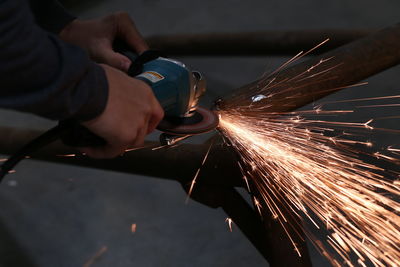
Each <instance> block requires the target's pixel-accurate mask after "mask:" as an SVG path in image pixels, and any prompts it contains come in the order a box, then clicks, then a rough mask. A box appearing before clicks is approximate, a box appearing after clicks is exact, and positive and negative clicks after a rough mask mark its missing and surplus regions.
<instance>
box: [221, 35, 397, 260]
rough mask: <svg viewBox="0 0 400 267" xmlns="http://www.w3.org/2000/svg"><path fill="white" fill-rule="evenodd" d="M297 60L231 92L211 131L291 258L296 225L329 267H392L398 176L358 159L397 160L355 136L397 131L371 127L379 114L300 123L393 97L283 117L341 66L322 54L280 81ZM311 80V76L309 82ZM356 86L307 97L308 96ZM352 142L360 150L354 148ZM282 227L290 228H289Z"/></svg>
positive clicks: (388, 150)
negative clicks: (223, 142)
mask: <svg viewBox="0 0 400 267" xmlns="http://www.w3.org/2000/svg"><path fill="white" fill-rule="evenodd" d="M325 42H326V41H324V42H322V43H321V44H319V45H317V47H319V46H320V45H322V44H323V43H325ZM313 49H314V48H313ZM305 54H307V53H305ZM302 55H304V54H303V53H299V54H297V55H296V56H295V57H294V58H292V59H290V60H289V61H288V62H286V63H284V64H283V65H282V66H281V67H280V68H278V69H277V70H276V71H274V72H272V73H271V74H269V75H264V76H263V77H262V79H260V80H259V81H258V82H257V83H254V84H252V85H250V86H249V88H247V89H248V90H247V91H244V90H242V91H241V93H239V94H234V95H233V96H232V97H231V98H229V101H225V102H224V104H223V105H221V106H219V107H218V108H219V110H218V113H219V118H220V124H219V130H220V132H221V133H222V134H223V136H224V137H225V138H226V139H227V140H228V142H227V143H228V144H229V145H230V146H231V147H232V148H233V149H234V150H236V152H237V154H238V155H239V157H240V161H239V166H240V169H241V171H242V174H243V179H244V181H245V182H246V186H247V187H248V189H252V190H253V191H256V194H255V195H256V196H257V198H256V197H255V196H253V203H254V205H255V207H256V209H257V210H258V212H259V213H260V214H263V213H262V210H261V209H263V208H265V209H268V210H269V212H270V213H271V214H272V217H273V218H274V219H275V220H277V221H278V222H279V223H280V224H281V226H282V227H283V229H284V230H285V232H286V234H287V235H288V237H289V239H290V240H291V242H292V245H293V247H294V249H295V250H296V252H297V253H298V255H299V256H300V251H299V250H298V248H297V244H296V243H295V241H294V240H296V239H295V238H294V236H291V235H292V234H293V235H300V233H298V232H296V231H295V228H301V229H303V231H304V234H305V235H306V236H307V237H308V239H309V240H310V241H311V242H312V243H313V244H314V246H315V247H316V248H317V249H318V250H319V251H320V253H321V254H322V255H324V256H325V257H326V258H327V259H328V260H329V261H330V262H331V264H332V265H335V266H342V265H343V264H346V265H348V266H355V265H361V266H369V265H371V264H372V265H374V266H382V267H383V266H399V265H400V249H399V247H400V243H399V237H400V203H399V199H400V186H399V184H400V182H399V177H400V175H399V173H397V172H395V171H385V170H384V169H383V168H381V167H379V166H377V165H374V164H370V163H368V162H365V161H363V160H362V157H361V155H362V156H368V157H370V158H375V159H379V160H382V161H388V162H390V163H393V164H399V162H400V159H399V158H396V157H395V155H400V154H399V151H400V150H399V149H397V148H394V147H392V146H389V147H387V148H386V149H385V151H376V152H371V153H370V152H367V151H368V150H366V149H372V148H373V143H372V142H371V141H365V140H361V139H363V137H362V133H363V132H366V133H370V132H371V131H385V132H390V133H398V132H399V131H398V130H394V129H381V128H376V127H374V126H373V124H374V122H375V121H376V120H381V119H386V118H375V119H368V120H366V121H364V122H344V121H342V122H341V121H327V120H324V119H308V118H307V116H309V115H312V116H339V115H341V114H348V113H352V112H354V110H325V108H324V109H323V106H325V105H328V104H331V103H341V102H343V103H346V102H356V101H370V100H376V101H380V100H387V99H392V100H395V99H398V98H400V96H399V95H393V96H383V97H371V98H359V99H352V100H344V101H334V102H325V103H322V104H320V105H318V106H316V107H315V108H314V109H313V110H306V111H304V110H303V111H294V112H292V111H291V112H285V110H291V109H292V110H293V108H295V107H296V106H295V105H293V104H291V103H292V102H290V99H295V98H297V97H300V96H302V95H301V94H302V93H303V94H305V91H304V90H303V91H302V88H306V87H307V86H308V85H315V84H318V83H319V82H325V81H331V80H334V79H336V78H337V77H330V76H329V72H330V71H331V70H333V69H335V68H338V67H340V65H341V64H340V63H338V62H336V63H335V62H334V61H332V63H330V61H331V60H332V58H324V59H322V60H320V61H319V62H317V63H315V64H314V65H312V66H310V67H309V68H307V69H306V70H305V71H303V72H302V73H300V74H297V75H295V76H293V77H278V75H279V73H280V72H281V70H283V69H284V68H285V67H286V66H288V65H289V64H291V63H293V62H295V61H296V60H298V59H299V58H300V57H302ZM316 76H318V79H310V78H312V77H316ZM363 84H365V83H358V84H354V85H352V86H343V87H336V88H332V89H326V90H325V91H322V90H321V91H318V92H317V93H313V92H309V91H306V93H307V94H309V95H308V96H310V95H314V94H318V93H323V92H328V91H329V92H334V91H337V90H338V89H341V88H348V87H354V86H360V85H363ZM299 92H300V93H299ZM259 96H263V97H259ZM264 96H265V97H264ZM254 100H256V101H254ZM389 105H390V106H397V105H398V104H397V103H391V104H385V103H384V104H378V105H374V104H369V103H368V105H362V106H359V107H363V108H364V107H365V108H366V107H369V108H378V107H385V106H389ZM275 107H276V108H275ZM282 107H285V108H282ZM275 110H278V111H279V112H276V111H275ZM280 110H283V111H280ZM388 118H399V116H392V117H388ZM355 145H357V146H360V145H361V146H363V147H364V148H365V149H364V150H360V149H358V148H356V147H355ZM385 152H386V153H390V155H386V154H385ZM391 178H393V179H391ZM249 183H250V186H249V185H248V184H249ZM287 216H290V218H293V219H294V220H289V219H290V218H288V217H287ZM227 222H228V220H227ZM289 222H291V223H294V224H297V225H290V223H289ZM309 226H311V227H315V228H316V229H318V230H324V231H326V232H327V234H326V238H325V240H319V239H317V238H316V236H314V235H313V234H312V231H311V230H310V229H309ZM289 228H293V229H294V231H288V230H289ZM300 237H301V236H300Z"/></svg>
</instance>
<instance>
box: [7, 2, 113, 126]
mask: <svg viewBox="0 0 400 267" xmlns="http://www.w3.org/2000/svg"><path fill="white" fill-rule="evenodd" d="M0 48H1V49H0V107H1V108H7V109H14V110H19V111H24V112H30V113H34V114H36V115H39V116H42V117H45V118H49V119H54V120H63V119H67V118H74V119H77V120H80V121H84V120H89V119H92V118H94V117H96V116H98V115H99V114H100V113H101V112H102V111H103V110H104V108H105V105H106V103H107V96H108V83H107V79H106V76H105V73H104V70H103V69H102V68H101V67H100V66H98V65H97V64H95V63H94V62H92V61H91V60H90V59H89V58H88V56H87V54H86V53H85V52H84V51H83V50H82V49H80V48H78V47H76V46H73V45H70V44H67V43H65V42H63V41H61V40H60V39H59V38H58V37H57V36H56V35H53V34H51V33H49V32H48V31H45V30H43V29H42V28H41V27H39V26H38V25H37V24H36V23H35V21H34V18H33V15H32V12H31V10H30V8H29V4H28V2H27V1H26V0H0Z"/></svg>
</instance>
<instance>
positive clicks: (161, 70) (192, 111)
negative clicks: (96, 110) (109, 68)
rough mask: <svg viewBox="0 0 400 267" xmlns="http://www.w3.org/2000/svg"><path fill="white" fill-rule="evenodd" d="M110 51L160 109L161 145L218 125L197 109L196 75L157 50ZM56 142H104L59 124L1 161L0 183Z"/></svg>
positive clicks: (201, 84)
mask: <svg viewBox="0 0 400 267" xmlns="http://www.w3.org/2000/svg"><path fill="white" fill-rule="evenodd" d="M114 49H115V50H116V51H117V52H119V53H121V54H123V55H125V56H127V57H128V58H129V59H130V60H131V62H132V64H131V66H130V68H129V70H128V75H129V76H131V77H134V78H136V79H140V80H142V81H144V82H145V83H147V84H148V85H149V86H150V87H151V88H152V91H153V93H154V95H155V97H156V98H157V100H158V101H159V102H160V104H161V106H162V108H163V109H164V114H165V115H164V118H163V120H162V121H161V122H160V123H159V125H158V127H157V129H158V130H160V131H161V132H163V133H162V134H161V135H160V141H161V143H162V144H163V145H172V144H174V143H176V142H179V141H181V140H183V139H185V138H187V137H189V136H192V135H198V134H203V133H206V132H209V131H211V130H213V129H215V128H216V127H217V126H218V123H219V119H218V116H217V115H216V114H215V113H214V112H213V111H211V110H209V109H206V108H203V107H199V106H198V104H199V99H200V97H201V96H202V95H203V94H204V92H205V91H206V81H205V78H204V77H203V76H202V75H201V73H200V72H197V71H191V70H190V69H189V68H188V67H186V66H185V64H183V63H181V62H179V61H177V60H174V59H170V58H166V57H163V56H162V55H161V54H160V53H159V52H157V51H153V50H148V51H146V52H144V53H142V54H140V55H137V54H135V53H134V52H132V51H131V50H130V49H129V48H128V47H127V46H126V45H124V44H121V43H117V44H115V47H114ZM57 139H61V140H62V141H63V143H65V144H66V145H68V146H74V147H88V146H102V145H105V144H106V141H105V140H104V139H102V138H101V137H99V136H97V135H95V134H94V133H92V132H90V131H89V130H88V129H87V128H85V127H84V126H82V125H81V124H79V123H78V122H76V121H73V120H66V121H61V122H60V123H59V124H58V126H56V127H54V128H52V129H50V130H49V131H47V132H45V133H44V134H42V135H41V136H39V137H37V138H36V139H34V140H32V141H31V142H30V143H28V144H27V145H25V146H24V147H23V148H22V149H21V150H19V151H18V152H17V153H15V154H14V155H12V156H11V157H10V158H9V159H8V160H7V161H6V162H4V163H3V165H2V166H1V167H0V181H1V179H2V178H3V177H4V176H5V175H6V174H7V173H8V172H9V171H10V170H12V169H13V168H14V167H15V165H16V164H18V162H19V161H21V160H22V159H24V158H25V157H26V156H29V155H30V154H32V153H33V152H34V151H36V150H37V149H40V148H41V147H43V146H45V145H47V144H49V143H51V142H53V141H55V140H57Z"/></svg>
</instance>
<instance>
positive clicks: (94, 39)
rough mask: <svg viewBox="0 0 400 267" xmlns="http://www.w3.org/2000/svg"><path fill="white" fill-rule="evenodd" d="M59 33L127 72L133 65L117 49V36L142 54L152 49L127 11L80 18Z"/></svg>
mask: <svg viewBox="0 0 400 267" xmlns="http://www.w3.org/2000/svg"><path fill="white" fill-rule="evenodd" d="M59 36H60V38H61V39H62V40H64V41H66V42H68V43H71V44H74V45H77V46H80V47H81V48H83V49H85V50H86V51H87V52H88V53H89V55H90V57H91V58H92V59H93V60H94V61H96V62H98V63H104V64H107V65H110V66H113V67H114V68H117V69H120V70H122V71H125V72H126V71H127V70H128V69H129V66H130V64H131V61H130V60H129V59H128V58H127V57H126V56H124V55H122V54H119V53H117V52H115V51H114V50H113V47H112V46H113V43H114V41H115V39H120V40H122V41H124V42H126V43H127V44H128V45H129V46H130V47H131V48H132V49H133V50H134V51H136V52H137V53H138V54H141V53H142V52H144V51H146V50H148V49H149V47H148V46H147V44H146V42H145V41H144V39H143V37H142V36H141V35H140V33H139V31H138V30H137V29H136V27H135V24H134V22H133V20H132V19H131V18H130V17H129V15H128V14H127V13H125V12H119V13H115V14H112V15H109V16H106V17H104V18H100V19H93V20H79V19H76V20H74V21H72V22H71V23H69V24H68V25H67V26H66V27H65V28H64V29H63V30H62V31H61V33H60V35H59Z"/></svg>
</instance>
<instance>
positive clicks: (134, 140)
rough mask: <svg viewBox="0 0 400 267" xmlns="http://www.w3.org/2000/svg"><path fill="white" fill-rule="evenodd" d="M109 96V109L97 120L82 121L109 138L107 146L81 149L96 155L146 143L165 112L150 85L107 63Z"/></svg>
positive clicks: (110, 154) (105, 155)
mask: <svg viewBox="0 0 400 267" xmlns="http://www.w3.org/2000/svg"><path fill="white" fill-rule="evenodd" d="M102 67H103V68H104V70H105V71H106V75H107V79H108V84H109V95H108V101H107V105H106V108H105V110H104V111H103V113H102V114H101V115H100V116H98V117H97V118H95V119H92V120H90V121H87V122H84V123H82V125H83V126H85V127H86V128H88V129H89V130H90V131H91V132H93V133H94V134H96V135H98V136H100V137H102V138H103V139H105V140H106V142H107V145H106V146H104V147H95V148H92V147H85V148H81V149H80V150H81V152H83V153H85V154H87V155H88V156H89V157H93V158H113V157H116V156H118V155H121V154H123V153H124V152H125V150H126V149H127V148H133V147H140V146H141V145H143V142H144V138H145V136H146V135H147V134H148V133H150V132H152V131H153V130H154V129H155V128H156V127H157V125H158V123H159V122H160V120H161V119H162V118H163V116H164V111H163V109H162V107H161V106H160V104H159V102H158V101H157V99H156V98H155V96H154V94H153V92H152V90H151V88H150V86H148V85H147V84H146V83H145V82H143V81H140V80H138V79H134V78H131V77H129V76H128V75H126V74H125V73H123V72H121V71H119V70H117V69H115V68H112V67H110V66H107V65H102Z"/></svg>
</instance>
